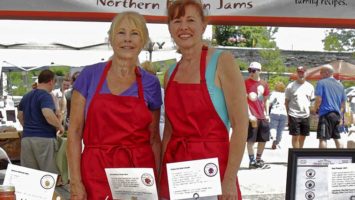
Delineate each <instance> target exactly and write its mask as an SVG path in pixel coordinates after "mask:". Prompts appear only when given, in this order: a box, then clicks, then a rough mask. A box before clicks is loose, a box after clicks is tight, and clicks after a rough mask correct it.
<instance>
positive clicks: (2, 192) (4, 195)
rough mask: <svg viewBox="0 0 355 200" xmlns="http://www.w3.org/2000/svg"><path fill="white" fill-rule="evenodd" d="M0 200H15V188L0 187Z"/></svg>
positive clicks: (8, 186)
mask: <svg viewBox="0 0 355 200" xmlns="http://www.w3.org/2000/svg"><path fill="white" fill-rule="evenodd" d="M0 199H1V200H16V195H15V186H10V185H0Z"/></svg>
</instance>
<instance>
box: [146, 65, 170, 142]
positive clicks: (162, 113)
mask: <svg viewBox="0 0 355 200" xmlns="http://www.w3.org/2000/svg"><path fill="white" fill-rule="evenodd" d="M142 68H143V69H144V70H146V71H147V72H149V73H151V74H153V75H157V70H156V69H155V68H154V66H153V64H152V63H151V62H149V61H145V62H143V63H142ZM160 90H161V97H162V99H163V104H162V105H161V108H160V119H159V133H160V139H161V140H163V133H164V121H165V111H164V110H165V109H164V88H163V87H161V88H160Z"/></svg>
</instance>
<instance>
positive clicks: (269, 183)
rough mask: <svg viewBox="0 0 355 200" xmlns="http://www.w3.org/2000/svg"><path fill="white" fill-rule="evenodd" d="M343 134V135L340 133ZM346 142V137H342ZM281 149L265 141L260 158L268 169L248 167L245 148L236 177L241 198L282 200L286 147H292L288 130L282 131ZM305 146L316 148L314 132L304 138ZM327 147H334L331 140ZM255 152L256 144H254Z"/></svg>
mask: <svg viewBox="0 0 355 200" xmlns="http://www.w3.org/2000/svg"><path fill="white" fill-rule="evenodd" d="M342 136H344V135H342ZM342 140H343V142H344V144H346V137H343V139H342ZM280 144H281V149H275V150H273V149H271V145H272V142H268V143H266V148H265V151H264V153H263V157H262V159H263V160H264V161H265V162H266V164H269V165H270V168H269V169H249V168H248V167H249V157H248V153H247V150H245V153H244V157H243V160H242V163H241V169H240V171H239V173H238V178H239V182H240V186H241V191H242V195H243V200H281V199H282V200H284V199H285V192H286V179H287V161H288V149H289V148H292V144H291V136H290V135H289V133H288V131H284V132H283V138H282V140H281V143H280ZM304 147H305V148H318V140H317V138H316V133H315V132H311V134H310V136H309V137H307V138H306V141H305V144H304ZM328 148H335V144H334V142H333V141H332V140H330V141H329V142H328ZM255 152H256V145H255Z"/></svg>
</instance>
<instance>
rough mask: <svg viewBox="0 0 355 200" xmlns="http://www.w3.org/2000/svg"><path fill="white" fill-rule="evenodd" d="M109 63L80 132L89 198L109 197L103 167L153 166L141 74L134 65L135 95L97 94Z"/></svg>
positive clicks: (150, 118)
mask: <svg viewBox="0 0 355 200" xmlns="http://www.w3.org/2000/svg"><path fill="white" fill-rule="evenodd" d="M110 67H111V62H109V63H108V64H107V65H106V67H105V70H104V72H103V74H102V76H101V78H100V81H99V84H98V86H97V88H96V91H95V94H94V96H93V98H92V100H91V103H90V106H89V108H88V113H87V118H86V122H85V129H84V133H83V140H84V144H85V149H84V152H83V153H82V157H81V175H82V179H83V183H84V185H85V189H86V192H87V195H88V199H89V200H90V199H94V200H96V199H106V197H107V196H108V197H109V199H112V195H111V191H110V188H109V184H108V181H107V178H106V174H105V170H104V169H105V168H134V167H142V168H153V169H154V170H155V169H156V166H155V160H154V154H153V150H152V148H151V145H150V132H149V129H148V126H149V124H150V123H151V122H152V115H151V112H150V111H149V110H148V108H147V106H146V103H145V101H144V96H143V86H142V78H141V74H140V72H139V70H138V68H136V69H135V72H136V81H137V85H138V98H137V97H132V96H117V95H113V94H100V90H101V87H102V85H103V83H104V81H105V79H106V76H107V72H108V70H109V69H110Z"/></svg>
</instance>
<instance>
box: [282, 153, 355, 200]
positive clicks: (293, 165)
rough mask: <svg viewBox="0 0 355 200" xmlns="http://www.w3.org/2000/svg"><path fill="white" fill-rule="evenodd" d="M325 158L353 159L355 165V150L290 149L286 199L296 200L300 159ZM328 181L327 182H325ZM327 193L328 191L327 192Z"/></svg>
mask: <svg viewBox="0 0 355 200" xmlns="http://www.w3.org/2000/svg"><path fill="white" fill-rule="evenodd" d="M301 157H302V158H304V157H306V158H310V159H312V158H324V157H326V158H327V159H337V158H338V159H341V158H347V159H351V161H352V163H355V149H314V148H305V149H289V151H288V162H287V181H286V198H285V199H287V200H296V198H295V195H296V194H295V193H296V181H297V167H298V164H297V162H298V159H299V158H301ZM325 181H326V180H325ZM325 192H327V191H325Z"/></svg>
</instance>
